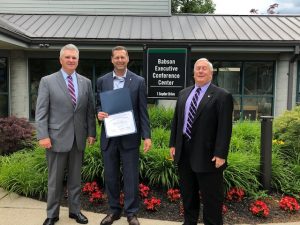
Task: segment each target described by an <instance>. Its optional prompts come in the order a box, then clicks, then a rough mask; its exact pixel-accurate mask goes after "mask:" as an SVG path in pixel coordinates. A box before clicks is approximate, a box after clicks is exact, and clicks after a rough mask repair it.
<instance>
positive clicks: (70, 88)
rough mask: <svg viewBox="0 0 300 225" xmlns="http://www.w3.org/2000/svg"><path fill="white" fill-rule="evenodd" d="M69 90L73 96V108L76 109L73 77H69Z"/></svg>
mask: <svg viewBox="0 0 300 225" xmlns="http://www.w3.org/2000/svg"><path fill="white" fill-rule="evenodd" d="M68 90H69V92H70V95H71V99H72V104H73V107H74V108H75V107H76V96H75V89H74V84H73V79H72V76H68Z"/></svg>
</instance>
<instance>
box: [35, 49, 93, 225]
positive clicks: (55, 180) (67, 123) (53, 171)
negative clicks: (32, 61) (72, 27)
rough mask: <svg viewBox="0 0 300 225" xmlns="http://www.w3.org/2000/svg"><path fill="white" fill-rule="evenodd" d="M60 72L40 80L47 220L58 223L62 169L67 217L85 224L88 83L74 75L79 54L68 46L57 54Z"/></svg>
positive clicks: (90, 109) (39, 130)
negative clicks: (83, 171) (83, 179)
mask: <svg viewBox="0 0 300 225" xmlns="http://www.w3.org/2000/svg"><path fill="white" fill-rule="evenodd" d="M59 59H60V63H61V66H62V68H61V70H60V71H58V72H56V73H53V74H51V75H48V76H45V77H43V78H42V79H41V81H40V85H39V92H38V99H37V106H36V117H35V118H36V124H37V138H38V140H39V145H40V146H41V147H43V148H45V149H46V157H47V165H48V196H47V219H46V220H45V222H44V223H43V225H53V224H54V223H55V222H57V221H58V220H59V205H60V199H61V194H62V193H63V179H64V172H65V169H66V170H67V174H68V197H69V217H70V218H72V219H75V220H76V222H77V223H81V224H86V223H88V219H87V218H86V217H85V216H84V215H83V214H82V213H81V212H80V192H81V165H82V161H83V151H84V149H85V146H86V141H87V142H88V144H93V143H94V142H95V136H96V129H95V116H94V115H95V114H94V113H95V112H94V97H93V91H92V85H91V81H90V80H89V79H87V78H85V77H84V76H81V75H79V74H78V73H76V71H75V70H76V68H77V66H78V60H79V51H78V49H77V47H76V46H75V45H72V44H68V45H66V46H64V47H63V48H62V49H61V51H60V58H59Z"/></svg>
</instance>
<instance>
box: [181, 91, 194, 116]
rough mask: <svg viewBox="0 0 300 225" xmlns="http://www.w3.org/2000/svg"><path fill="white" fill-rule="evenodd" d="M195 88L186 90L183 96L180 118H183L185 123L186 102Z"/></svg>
mask: <svg viewBox="0 0 300 225" xmlns="http://www.w3.org/2000/svg"><path fill="white" fill-rule="evenodd" d="M193 88H194V86H191V87H189V88H187V89H186V91H185V92H184V93H183V94H182V99H181V102H182V103H181V108H180V114H179V115H180V117H181V118H182V121H184V115H185V112H184V111H185V103H186V100H187V99H188V97H189V95H190V93H191V91H192V90H193Z"/></svg>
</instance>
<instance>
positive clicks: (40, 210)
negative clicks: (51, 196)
mask: <svg viewBox="0 0 300 225" xmlns="http://www.w3.org/2000/svg"><path fill="white" fill-rule="evenodd" d="M45 209H46V203H45V202H41V201H37V200H34V199H30V198H25V197H22V196H19V195H17V194H14V193H11V194H8V193H7V192H6V191H4V190H3V189H2V188H0V225H42V224H43V222H44V220H45V218H46V211H45ZM83 213H84V215H86V216H87V217H88V219H89V223H88V224H89V225H99V224H100V221H101V220H102V219H103V218H104V216H105V215H104V214H99V213H92V212H86V211H83ZM139 221H140V223H141V225H182V223H180V222H172V221H160V220H150V219H143V218H139ZM76 224H77V223H76V222H75V220H73V219H69V217H68V209H67V208H66V207H61V208H60V218H59V221H58V222H57V223H55V225H76ZM114 225H128V223H127V220H126V217H122V218H121V219H120V220H118V221H116V222H114ZM241 225H242V224H241ZM270 225H300V222H294V223H272V224H270Z"/></svg>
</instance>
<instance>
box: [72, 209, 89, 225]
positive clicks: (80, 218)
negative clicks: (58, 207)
mask: <svg viewBox="0 0 300 225" xmlns="http://www.w3.org/2000/svg"><path fill="white" fill-rule="evenodd" d="M69 218H71V219H75V220H76V222H77V223H80V224H87V223H88V222H89V220H88V219H87V218H86V217H85V215H83V214H82V213H81V212H80V213H77V214H74V213H69Z"/></svg>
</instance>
